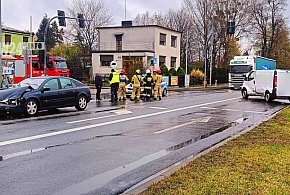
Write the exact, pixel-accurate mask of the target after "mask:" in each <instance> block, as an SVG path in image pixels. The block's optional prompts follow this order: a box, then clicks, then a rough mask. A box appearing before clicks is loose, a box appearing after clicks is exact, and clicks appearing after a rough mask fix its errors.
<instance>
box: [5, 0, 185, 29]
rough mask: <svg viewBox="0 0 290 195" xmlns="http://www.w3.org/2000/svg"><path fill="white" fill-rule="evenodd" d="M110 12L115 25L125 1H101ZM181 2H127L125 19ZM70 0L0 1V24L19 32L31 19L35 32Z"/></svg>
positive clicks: (140, 0) (164, 10) (150, 0)
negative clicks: (0, 12) (0, 10)
mask: <svg viewBox="0 0 290 195" xmlns="http://www.w3.org/2000/svg"><path fill="white" fill-rule="evenodd" d="M103 2H104V4H105V7H106V8H107V9H108V10H109V11H110V12H111V14H112V16H113V22H114V24H115V25H120V24H121V21H122V20H124V18H125V11H124V10H125V9H124V7H125V0H103ZM181 2H182V0H127V19H128V20H130V19H133V18H134V17H135V16H136V15H137V14H138V13H143V12H145V11H147V10H148V11H149V12H152V13H154V12H161V13H165V12H167V11H168V10H169V9H175V8H179V7H180V6H181ZM69 3H70V0H2V22H4V25H6V26H9V27H13V28H17V29H20V30H29V28H30V26H29V18H30V16H32V17H33V31H37V29H38V27H39V23H40V21H41V19H42V18H43V15H44V14H47V15H48V16H49V17H52V16H55V15H56V12H57V11H56V10H58V9H60V10H67V7H68V5H69Z"/></svg>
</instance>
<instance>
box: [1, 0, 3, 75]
mask: <svg viewBox="0 0 290 195" xmlns="http://www.w3.org/2000/svg"><path fill="white" fill-rule="evenodd" d="M1 4H2V0H0V75H2V74H3V66H2V6H1Z"/></svg>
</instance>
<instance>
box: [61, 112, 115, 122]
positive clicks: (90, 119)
mask: <svg viewBox="0 0 290 195" xmlns="http://www.w3.org/2000/svg"><path fill="white" fill-rule="evenodd" d="M114 116H117V115H115V114H112V115H108V116H101V117H96V118H88V119H83V120H78V121H71V122H66V123H67V124H75V123H82V122H87V121H92V120H98V119H103V118H110V117H114Z"/></svg>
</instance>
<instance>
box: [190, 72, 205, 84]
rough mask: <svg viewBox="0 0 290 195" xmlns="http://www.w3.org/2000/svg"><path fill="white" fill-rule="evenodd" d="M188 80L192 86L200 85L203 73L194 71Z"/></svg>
mask: <svg viewBox="0 0 290 195" xmlns="http://www.w3.org/2000/svg"><path fill="white" fill-rule="evenodd" d="M190 78H191V79H190V81H191V84H193V85H197V84H202V81H203V79H204V73H203V72H202V71H200V70H199V69H194V70H192V71H191V73H190Z"/></svg>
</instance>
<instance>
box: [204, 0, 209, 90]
mask: <svg viewBox="0 0 290 195" xmlns="http://www.w3.org/2000/svg"><path fill="white" fill-rule="evenodd" d="M206 15H207V0H205V1H204V18H203V19H204V27H203V28H204V79H203V87H204V88H205V87H206V75H207V74H206V72H207V67H206V66H207V38H208V37H207V36H208V34H207V16H206Z"/></svg>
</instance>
